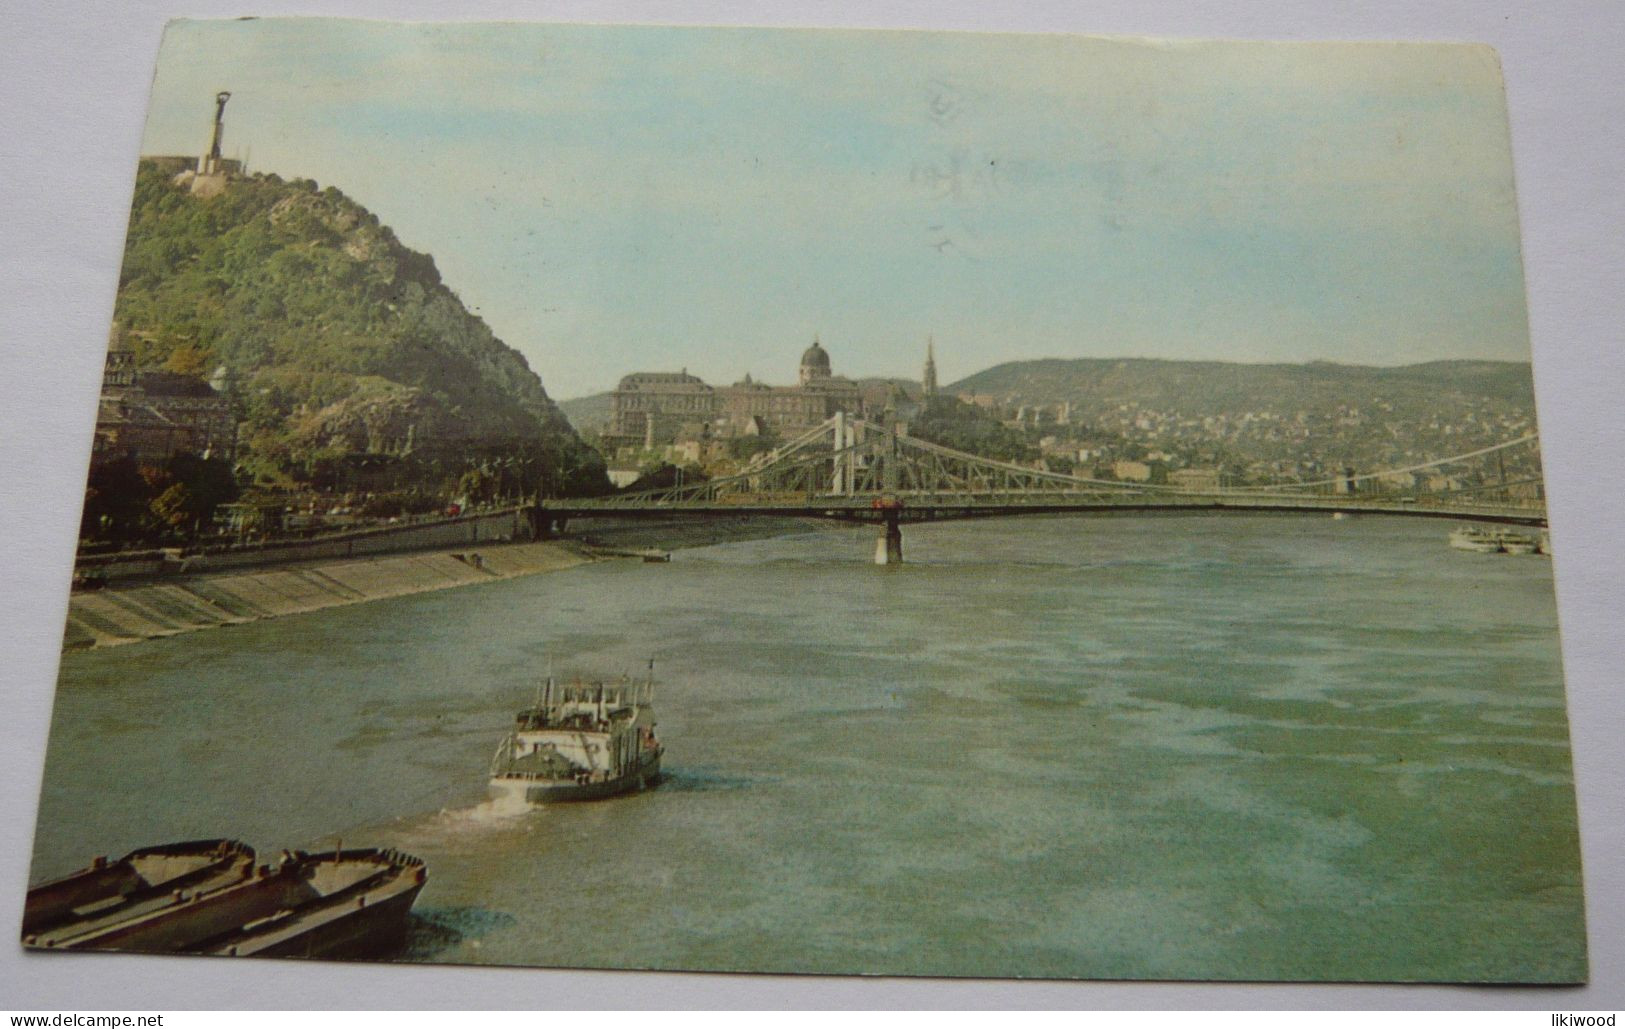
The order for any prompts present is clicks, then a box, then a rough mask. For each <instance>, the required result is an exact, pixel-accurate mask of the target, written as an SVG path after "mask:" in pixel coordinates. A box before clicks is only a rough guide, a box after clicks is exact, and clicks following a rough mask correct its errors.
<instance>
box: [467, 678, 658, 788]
mask: <svg viewBox="0 0 1625 1029" xmlns="http://www.w3.org/2000/svg"><path fill="white" fill-rule="evenodd" d="M649 668H650V675H649V678H648V680H647V681H645V682H631V681H629V680H625V679H623V680H621V681H619V682H609V683H606V682H601V681H593V682H584V681H580V680H577V681H575V682H571V683H564V684H560V683H555V682H554V681H553V677H552V676H548V678H547V681H546V683H545V684H544V686H543V687H542V690H541V693H540V695H539V696H538V697H537V701H536V704H535V705H534V706H532V707H528V708H526V709H525V710H523V711H521V712H519V715H518V717H517V719H516V721H515V724H514V729H513V731H512V732H510V733H509V734H508V735H507V736H506V737H504V739H503V740H502V743H501V745H500V746H498V747H497V752H496V756H495V757H493V758H492V760H491V783H490V791H491V797H492V799H494V800H498V801H501V800H522V801H524V802H526V803H530V804H552V803H557V802H560V801H570V800H594V799H597V798H599V797H609V796H613V795H615V794H617V793H626V792H629V791H632V790H640V789H643V788H644V787H646V786H650V785H653V784H654V783H655V782H656V781H658V780H659V778H660V756H661V754H662V753H663V752H664V748H662V747H661V745H660V741H659V740H658V739H656V737H655V718H654V707H653V704H654V663H653V662H650V665H649Z"/></svg>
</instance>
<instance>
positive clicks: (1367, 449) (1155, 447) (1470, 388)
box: [945, 359, 1535, 475]
mask: <svg viewBox="0 0 1625 1029" xmlns="http://www.w3.org/2000/svg"><path fill="white" fill-rule="evenodd" d="M945 391H946V392H950V393H954V394H958V395H960V396H965V397H969V398H972V399H973V400H975V401H976V402H977V403H979V404H980V405H982V406H983V407H985V408H989V409H991V410H993V411H994V412H995V413H996V414H998V415H999V416H1001V417H1004V418H1014V417H1017V416H1020V415H1022V414H1023V413H1025V415H1026V416H1027V418H1028V419H1029V424H1032V425H1034V426H1035V427H1036V426H1038V425H1040V424H1042V425H1044V426H1049V427H1051V428H1049V429H1047V430H1046V431H1048V432H1050V433H1051V434H1052V435H1057V436H1059V437H1060V438H1062V439H1078V440H1086V441H1094V442H1095V443H1098V444H1100V446H1099V447H1097V449H1102V450H1103V452H1104V453H1106V454H1107V456H1112V455H1125V454H1126V455H1128V456H1131V457H1133V456H1138V455H1140V454H1154V453H1163V454H1168V455H1172V456H1171V458H1170V460H1172V461H1173V462H1174V463H1175V465H1176V466H1177V465H1178V464H1179V463H1180V462H1185V463H1190V464H1198V463H1202V464H1213V463H1222V464H1224V465H1226V466H1227V467H1249V468H1252V469H1253V471H1254V473H1255V474H1263V473H1264V472H1265V471H1269V472H1272V473H1279V474H1282V475H1291V474H1299V473H1313V472H1314V471H1315V470H1316V469H1321V468H1324V467H1333V466H1336V467H1344V466H1352V467H1358V468H1368V469H1369V468H1380V467H1395V466H1401V465H1405V464H1407V463H1419V462H1421V461H1427V460H1432V459H1435V458H1440V457H1446V456H1449V455H1452V454H1459V453H1465V452H1467V451H1469V450H1472V449H1475V448H1477V447H1481V446H1488V445H1491V444H1495V443H1501V442H1505V441H1508V440H1511V439H1516V438H1518V437H1519V436H1521V435H1524V434H1526V433H1529V432H1533V431H1534V428H1535V398H1534V383H1533V380H1532V379H1531V376H1530V370H1529V365H1528V364H1526V363H1520V362H1512V361H1431V362H1428V363H1425V364H1414V365H1406V366H1403V367H1398V368H1376V367H1365V366H1359V365H1341V364H1332V363H1330V362H1324V361H1317V362H1313V363H1310V364H1260V365H1253V364H1232V363H1227V362H1220V361H1161V360H1148V359H1122V360H1101V359H1077V360H1059V359H1051V360H1041V361H1016V362H1010V363H1007V364H1001V365H996V366H994V367H992V368H989V369H987V370H986V371H982V372H978V373H977V374H975V375H972V376H969V377H968V378H965V379H961V380H960V381H958V382H956V383H953V384H952V385H950V386H948V387H946V390H945ZM1063 405H1065V407H1063ZM1063 419H1064V425H1063V424H1061V423H1062V422H1063ZM1085 449H1086V448H1085Z"/></svg>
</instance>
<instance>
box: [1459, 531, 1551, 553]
mask: <svg viewBox="0 0 1625 1029" xmlns="http://www.w3.org/2000/svg"><path fill="white" fill-rule="evenodd" d="M1450 545H1451V546H1452V547H1454V548H1456V549H1457V550H1468V551H1472V552H1474V553H1478V554H1533V553H1535V552H1536V551H1537V550H1539V549H1540V539H1539V538H1538V537H1535V536H1529V535H1525V534H1524V533H1521V532H1511V531H1509V530H1506V529H1480V528H1477V527H1476V526H1463V527H1462V528H1459V529H1456V530H1454V531H1453V532H1451V533H1450Z"/></svg>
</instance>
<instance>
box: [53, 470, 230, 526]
mask: <svg viewBox="0 0 1625 1029" xmlns="http://www.w3.org/2000/svg"><path fill="white" fill-rule="evenodd" d="M237 495H238V487H237V481H236V478H235V477H234V476H233V475H232V471H231V466H230V465H228V464H227V463H226V462H225V461H222V460H220V459H218V458H204V457H198V456H196V455H194V454H176V455H175V456H174V457H172V458H170V459H169V462H168V463H167V464H165V465H163V466H152V465H140V464H138V463H137V462H136V461H135V460H134V459H133V458H124V459H122V460H118V461H110V462H107V463H106V464H99V465H97V466H95V467H94V468H92V469H91V473H90V482H89V483H88V484H87V486H86V488H85V507H84V514H83V515H82V516H81V519H80V525H79V535H80V536H81V537H82V538H84V539H94V540H105V541H111V542H118V543H131V542H137V541H143V542H149V543H152V542H162V541H168V540H185V539H187V538H189V537H192V536H195V535H197V534H199V533H201V532H204V531H206V530H207V529H208V528H209V526H210V523H211V522H212V521H213V519H214V514H215V511H216V510H217V509H218V508H219V507H220V505H222V504H227V503H230V502H231V501H233V500H235V499H237Z"/></svg>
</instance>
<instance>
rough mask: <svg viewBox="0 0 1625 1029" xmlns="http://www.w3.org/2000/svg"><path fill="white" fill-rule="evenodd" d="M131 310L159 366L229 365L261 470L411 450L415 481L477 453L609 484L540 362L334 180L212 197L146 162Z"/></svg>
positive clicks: (132, 322) (556, 481)
mask: <svg viewBox="0 0 1625 1029" xmlns="http://www.w3.org/2000/svg"><path fill="white" fill-rule="evenodd" d="M115 317H116V319H117V320H118V321H119V323H120V324H121V325H122V326H124V327H125V329H126V338H127V339H128V340H129V342H130V343H131V345H132V347H133V348H134V350H135V352H136V357H137V362H138V365H139V366H140V367H142V368H144V369H154V368H159V367H166V368H169V369H171V370H174V371H182V372H188V373H191V374H200V375H207V374H209V372H210V371H211V370H212V369H214V368H215V367H216V366H219V365H222V364H223V365H225V366H226V368H227V369H228V371H229V372H230V373H231V375H232V386H231V389H230V394H231V399H232V402H233V405H234V408H235V410H236V413H237V416H238V417H239V418H240V419H241V420H243V421H244V422H245V425H244V429H243V433H242V437H241V439H242V441H243V443H244V444H245V446H244V447H243V451H242V453H240V455H239V460H240V462H241V463H242V464H243V465H244V466H245V467H246V468H247V469H248V470H249V471H250V472H251V473H252V474H253V475H254V476H256V477H257V478H258V479H259V481H262V482H277V483H284V484H285V483H289V482H300V481H303V482H309V481H310V478H311V476H312V474H313V473H314V471H315V469H316V468H317V467H318V466H319V465H321V464H322V462H324V461H325V462H327V464H326V466H325V467H326V468H327V469H329V470H332V469H334V468H339V469H341V470H342V467H343V466H342V464H339V465H335V464H334V463H333V462H334V461H335V460H337V459H342V458H344V457H345V456H346V455H353V454H357V453H381V452H393V453H401V452H408V453H410V455H411V456H412V460H409V461H404V462H401V463H400V465H399V471H400V473H401V474H402V475H407V476H410V475H445V476H448V477H449V480H450V482H451V483H455V481H456V478H457V476H459V475H460V474H462V472H463V471H464V470H465V469H464V468H462V467H460V466H459V455H461V454H462V453H464V452H465V451H467V450H468V449H469V448H471V447H472V448H477V449H479V450H481V451H490V450H493V449H495V450H499V451H501V452H503V453H505V454H506V455H507V456H509V457H513V458H520V457H524V458H535V459H536V461H537V466H536V468H535V473H534V475H533V479H534V480H535V481H536V482H545V483H546V484H547V486H548V488H550V489H552V490H553V491H555V492H577V493H579V492H597V491H601V490H603V489H606V488H607V482H606V481H605V479H604V475H603V464H602V460H601V459H599V458H598V456H597V455H596V454H595V453H593V452H592V451H590V450H589V449H588V448H586V447H585V446H584V445H583V444H582V443H581V441H580V440H579V439H578V438H577V437H576V435H575V432H574V431H573V430H572V429H571V428H570V427H569V425H568V424H567V423H566V422H565V420H564V418H563V416H562V415H560V414H559V412H558V409H557V408H556V407H555V406H554V405H553V403H552V401H551V400H550V399H549V398H548V396H547V394H546V392H545V391H544V390H543V388H542V384H541V380H540V379H538V378H537V376H536V375H535V373H533V372H532V371H531V370H530V368H529V367H528V366H527V364H526V362H525V360H524V358H523V357H522V356H520V355H519V354H518V353H517V352H516V351H514V350H512V349H511V348H509V347H508V346H506V345H505V344H503V343H502V342H501V341H500V340H498V339H497V338H496V337H495V336H494V335H492V333H491V330H490V329H489V328H488V327H487V326H486V325H485V323H484V322H483V321H481V320H480V319H479V318H477V317H475V316H474V315H472V314H470V313H469V312H468V311H467V310H466V309H465V308H464V306H463V304H462V302H461V301H460V300H458V298H457V297H456V295H455V294H453V293H452V292H451V291H450V290H449V289H447V288H446V286H445V285H444V284H443V283H442V282H441V281H440V275H439V272H438V271H437V270H436V269H435V265H434V262H433V260H432V259H430V258H429V257H428V256H426V255H424V254H419V253H416V252H414V251H412V250H409V249H407V248H406V247H404V246H402V245H401V243H400V242H399V241H398V240H397V239H396V238H395V235H394V233H392V232H391V231H390V230H389V228H388V227H386V226H383V225H380V224H379V223H378V219H377V218H376V217H375V216H373V215H372V214H370V213H369V212H367V211H366V210H365V209H363V208H361V207H360V206H359V205H357V204H355V203H354V202H352V201H351V200H349V199H348V198H347V197H345V196H344V195H343V194H342V193H340V192H339V191H338V190H336V189H334V188H332V187H328V188H327V189H325V190H318V189H317V187H316V184H315V183H313V182H309V181H306V180H295V181H293V182H284V181H283V180H281V179H279V178H278V177H276V176H275V175H256V176H250V177H246V178H242V179H234V180H232V181H231V182H230V184H229V185H228V187H227V189H226V190H225V191H224V192H223V193H221V194H220V195H218V196H213V197H201V196H194V195H192V194H190V193H189V192H188V191H187V190H186V189H184V188H181V187H178V186H177V185H175V184H173V183H172V182H171V180H170V178H169V176H168V175H167V174H165V173H163V172H162V171H160V170H159V169H158V168H157V167H156V166H155V165H152V164H150V163H143V166H142V168H141V170H140V173H139V175H138V177H137V181H136V190H135V202H134V205H133V207H132V209H131V214H130V228H129V234H128V238H127V240H126V244H125V255H124V267H123V272H122V275H121V277H120V285H119V295H118V304H117V308H116V311H115ZM413 485H424V486H431V485H439V484H429V483H418V484H413ZM448 488H449V487H448Z"/></svg>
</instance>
